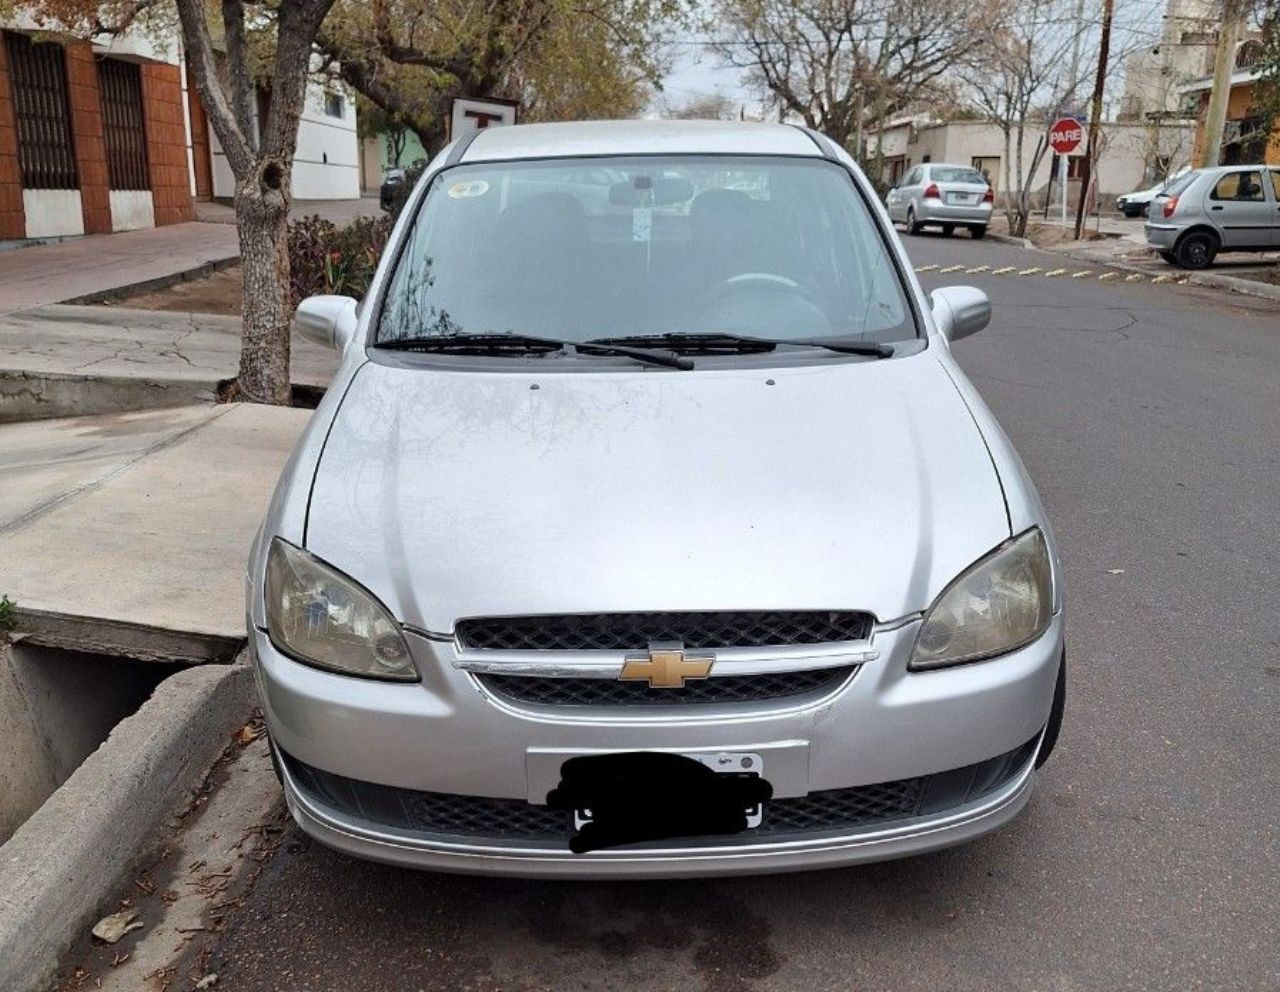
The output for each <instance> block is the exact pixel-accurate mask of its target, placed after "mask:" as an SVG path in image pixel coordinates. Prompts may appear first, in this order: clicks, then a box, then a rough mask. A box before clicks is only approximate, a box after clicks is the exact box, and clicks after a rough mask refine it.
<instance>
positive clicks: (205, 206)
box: [196, 194, 382, 224]
mask: <svg viewBox="0 0 1280 992" xmlns="http://www.w3.org/2000/svg"><path fill="white" fill-rule="evenodd" d="M312 214H319V215H320V216H321V217H323V218H324V219H325V220H331V221H333V222H334V223H335V224H349V223H350V222H351V221H353V220H355V219H356V218H357V217H381V216H382V208H381V207H380V206H379V205H378V197H377V196H376V195H373V194H368V195H364V194H362V195H361V196H360V197H359V198H358V199H354V200H294V201H293V203H292V204H291V205H290V207H289V219H290V220H298V219H300V218H302V217H310V216H311V215H312ZM196 219H197V220H199V221H201V222H203V223H206V224H235V222H236V212H235V210H233V209H232V207H231V204H229V203H219V202H217V201H215V200H201V201H199V202H197V203H196Z"/></svg>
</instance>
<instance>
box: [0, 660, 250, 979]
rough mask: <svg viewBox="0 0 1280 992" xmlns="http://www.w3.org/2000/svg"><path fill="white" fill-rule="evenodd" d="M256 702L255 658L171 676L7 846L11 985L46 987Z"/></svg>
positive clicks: (0, 893) (1, 855) (4, 939)
mask: <svg viewBox="0 0 1280 992" xmlns="http://www.w3.org/2000/svg"><path fill="white" fill-rule="evenodd" d="M252 704H253V674H252V671H251V670H250V668H249V667H248V665H246V664H243V663H240V664H235V665H231V666H225V667H224V666H204V667H200V668H193V669H189V670H187V671H183V672H179V673H178V674H176V675H173V676H171V677H170V678H168V679H166V680H165V681H164V682H162V683H161V684H160V686H159V687H158V688H157V689H156V691H155V693H154V694H153V695H152V697H151V698H150V699H149V700H148V701H147V702H146V703H144V704H143V705H142V707H141V708H140V709H139V710H138V712H137V713H135V714H134V715H133V716H131V717H128V718H127V719H125V720H123V721H121V722H120V724H119V725H117V726H116V728H115V729H114V730H113V731H112V732H111V736H110V737H108V738H107V740H106V741H105V742H104V743H103V744H102V746H101V747H99V748H98V750H97V751H95V752H94V753H93V754H91V755H90V756H89V757H88V758H87V759H86V760H85V762H84V763H83V764H82V765H81V766H80V767H79V768H78V769H76V771H75V773H74V774H72V776H71V778H69V779H68V780H67V781H66V782H65V783H64V784H63V785H62V787H61V788H59V789H58V790H57V791H56V792H55V793H54V794H53V795H52V796H50V797H49V799H48V800H47V801H46V802H45V803H44V805H43V806H41V807H40V809H39V810H37V811H36V812H35V813H34V814H33V815H32V816H31V818H30V819H28V820H27V822H26V823H24V824H23V825H22V826H21V827H20V828H19V829H18V831H17V833H15V834H14V835H13V836H12V837H11V838H10V839H9V840H8V842H7V843H5V844H4V845H3V846H2V847H0V989H4V990H5V992H44V990H45V989H46V988H47V987H48V984H49V982H50V981H51V980H52V978H53V976H54V974H55V972H56V971H57V968H58V965H59V962H60V959H61V956H62V955H63V954H64V953H65V952H66V951H67V950H68V949H69V948H70V947H71V946H72V945H73V944H74V943H75V941H76V940H78V939H80V938H81V937H83V935H84V932H85V930H86V929H87V928H88V927H90V926H92V925H93V923H94V922H95V921H96V920H97V919H98V917H99V916H100V915H101V914H103V913H104V912H106V911H109V910H111V909H114V908H115V907H113V906H107V905H106V902H107V900H108V899H110V898H111V897H112V896H113V895H115V894H117V893H118V892H119V889H120V887H121V886H122V885H123V884H124V883H125V882H126V881H127V880H128V877H129V874H130V873H131V872H132V871H133V870H135V869H136V867H137V866H138V864H139V863H140V861H141V859H142V858H143V857H144V856H145V855H146V854H147V853H148V847H149V845H150V844H152V843H153V842H154V841H155V838H156V831H157V829H158V828H159V827H160V826H161V825H162V823H163V822H164V820H165V818H166V817H167V816H169V815H170V814H172V813H173V812H174V810H175V809H177V808H179V807H180V805H181V804H182V802H183V800H184V799H185V797H186V796H187V794H188V790H189V789H190V788H192V787H193V786H194V785H196V784H197V783H198V782H199V781H200V780H201V779H202V778H203V776H204V775H205V774H206V773H207V772H208V769H209V768H210V766H211V765H212V764H213V763H214V761H216V760H217V758H218V756H219V755H220V754H221V753H222V751H223V749H224V748H225V747H226V745H227V743H228V735H229V734H230V733H231V732H232V731H233V730H234V729H235V728H236V727H237V726H240V725H241V724H243V723H244V721H245V720H246V719H247V718H248V716H249V713H250V708H251V706H252Z"/></svg>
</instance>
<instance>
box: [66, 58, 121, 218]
mask: <svg viewBox="0 0 1280 992" xmlns="http://www.w3.org/2000/svg"><path fill="white" fill-rule="evenodd" d="M65 48H66V50H67V96H68V97H69V99H70V103H71V136H72V144H73V145H74V146H75V152H76V173H77V174H78V175H79V178H80V206H81V209H82V211H83V213H84V233H85V234H110V233H111V194H110V192H109V188H110V187H109V185H108V179H107V145H106V142H105V140H104V139H103V136H102V98H101V96H100V95H99V92H98V65H97V63H96V62H95V61H94V58H93V49H92V48H91V47H90V45H89V43H88V42H87V41H69V42H67V43H66V45H65Z"/></svg>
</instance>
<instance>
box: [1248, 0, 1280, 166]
mask: <svg viewBox="0 0 1280 992" xmlns="http://www.w3.org/2000/svg"><path fill="white" fill-rule="evenodd" d="M1261 41H1262V51H1261V52H1260V53H1259V55H1258V62H1257V66H1256V68H1257V70H1258V73H1259V75H1258V81H1257V82H1256V83H1255V84H1254V87H1253V97H1254V99H1253V102H1254V106H1253V113H1254V114H1255V115H1256V116H1257V117H1258V118H1259V120H1260V122H1261V127H1260V128H1259V130H1260V131H1261V133H1262V134H1263V135H1269V134H1272V133H1274V131H1275V130H1276V128H1277V127H1280V10H1272V11H1270V12H1268V14H1267V16H1266V18H1265V19H1264V20H1263V22H1262V39H1261ZM1263 144H1264V147H1265V144H1266V142H1265V140H1264V142H1263Z"/></svg>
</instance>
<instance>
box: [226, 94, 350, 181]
mask: <svg viewBox="0 0 1280 992" xmlns="http://www.w3.org/2000/svg"><path fill="white" fill-rule="evenodd" d="M335 92H338V90H336V89H335ZM341 94H342V97H343V107H342V116H341V117H330V116H329V115H328V114H326V113H325V87H323V86H320V85H319V84H317V83H309V84H308V85H307V100H306V106H305V107H304V108H303V112H302V119H301V121H300V122H299V125H298V147H297V151H296V152H295V153H294V158H293V198H294V199H295V200H354V199H357V198H358V197H359V196H360V142H359V139H358V138H357V137H356V107H355V101H354V100H353V99H352V97H351V94H350V93H349V92H347V91H345V90H342V91H341ZM209 147H210V150H211V153H212V154H211V158H212V160H213V195H214V196H215V197H218V198H222V197H226V198H230V197H231V196H233V195H234V194H235V178H234V177H233V176H232V175H231V167H230V166H229V165H227V157H226V155H225V154H224V153H223V151H222V146H221V145H220V144H219V143H218V137H217V135H215V134H214V133H213V128H210V129H209Z"/></svg>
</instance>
